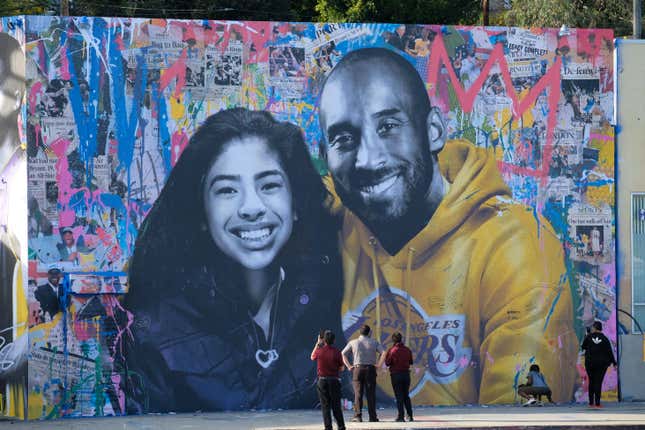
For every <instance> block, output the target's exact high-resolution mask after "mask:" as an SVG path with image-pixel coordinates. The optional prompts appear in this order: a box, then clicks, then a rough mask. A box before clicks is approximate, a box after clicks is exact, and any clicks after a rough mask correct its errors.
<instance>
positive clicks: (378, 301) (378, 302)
mask: <svg viewBox="0 0 645 430" xmlns="http://www.w3.org/2000/svg"><path fill="white" fill-rule="evenodd" d="M369 242H370V245H372V278H373V279H374V288H375V289H376V340H377V342H378V343H381V288H380V286H379V282H378V272H377V270H376V239H375V238H374V236H372V237H370V241H369Z"/></svg>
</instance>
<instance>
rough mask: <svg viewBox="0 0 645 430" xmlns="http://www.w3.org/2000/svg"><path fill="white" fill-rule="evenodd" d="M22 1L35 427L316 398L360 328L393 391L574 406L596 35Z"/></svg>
mask: <svg viewBox="0 0 645 430" xmlns="http://www.w3.org/2000/svg"><path fill="white" fill-rule="evenodd" d="M25 20H26V21H25V52H26V56H27V63H26V69H27V74H26V76H27V106H26V136H27V153H28V178H27V180H28V207H29V218H28V221H29V222H28V234H29V281H28V286H29V289H28V297H29V310H30V311H29V327H30V329H29V330H30V361H29V416H30V418H54V417H61V416H81V415H84V416H85V415H111V414H125V413H141V412H147V411H194V410H198V409H201V410H222V409H249V408H256V409H258V408H289V407H292V408H295V407H313V406H314V405H315V404H316V401H317V400H316V393H315V388H314V384H315V363H313V362H311V361H310V360H309V354H310V352H311V347H312V346H313V341H314V340H315V336H316V335H317V333H318V332H319V330H320V329H322V328H330V329H332V330H334V331H335V332H336V333H337V344H339V346H341V347H342V346H344V343H345V342H346V340H348V339H350V338H353V337H355V336H356V335H357V333H358V330H359V328H360V327H361V325H362V324H365V323H367V324H369V325H370V326H372V327H373V329H374V332H375V334H374V336H376V337H377V338H378V339H379V340H380V341H381V342H382V343H383V344H384V345H385V346H389V345H391V340H390V336H391V335H392V334H393V333H394V332H401V333H403V334H404V336H405V339H406V343H407V344H408V345H409V346H410V348H411V349H412V351H413V353H414V360H415V364H414V366H413V370H412V387H411V390H412V395H413V402H414V403H416V404H466V403H468V404H472V403H483V404H486V403H511V402H514V401H517V397H516V394H515V392H516V387H517V386H518V385H519V384H520V383H523V382H524V378H525V375H526V373H527V372H528V367H529V366H530V365H531V364H534V363H537V364H539V365H540V367H541V369H542V371H543V373H544V374H545V376H546V378H547V382H548V383H549V385H550V386H551V388H552V390H553V392H554V396H553V397H554V400H556V401H571V400H576V401H584V400H586V396H587V394H586V393H587V386H586V376H585V373H584V368H583V366H582V362H583V359H582V358H581V356H580V355H579V354H578V348H579V339H581V338H582V336H583V334H584V331H585V327H587V326H589V325H591V323H592V322H593V321H594V320H600V321H602V322H603V324H604V326H605V332H606V334H607V335H608V337H609V338H610V340H611V341H612V342H614V343H615V341H616V328H615V319H616V318H615V309H616V305H615V291H616V290H615V240H614V233H615V231H614V230H615V229H614V219H615V212H614V210H615V205H614V136H613V129H612V127H611V126H610V123H609V120H610V118H612V116H613V111H612V109H613V93H612V91H613V81H612V80H613V70H612V61H613V60H612V54H613V42H612V39H613V34H612V32H611V31H608V30H571V31H570V32H569V33H567V34H559V33H558V31H557V30H554V29H533V30H525V29H519V28H492V27H491V28H481V27H454V26H439V25H392V24H387V25H384V24H322V23H317V24H313V23H277V22H233V21H199V20H195V21H182V20H162V19H124V18H83V17H79V18H59V17H28V18H25ZM200 127H201V128H200ZM349 378H350V377H349V376H346V379H347V381H346V382H347V383H346V384H345V385H346V387H345V388H346V392H345V396H346V397H347V398H351V394H350V391H348V389H349V387H350V384H349ZM378 381H379V398H380V401H381V402H383V403H388V404H389V403H390V402H392V400H391V396H392V391H391V387H390V383H389V379H388V378H387V377H386V375H385V373H384V374H383V375H381V376H379V379H378ZM616 386H617V375H616V373H615V371H614V370H613V369H611V370H610V372H609V375H608V377H607V378H606V379H605V386H604V390H605V392H606V396H607V397H609V399H611V398H612V397H613V398H615V397H616Z"/></svg>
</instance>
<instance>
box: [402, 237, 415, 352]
mask: <svg viewBox="0 0 645 430" xmlns="http://www.w3.org/2000/svg"><path fill="white" fill-rule="evenodd" d="M415 251H416V249H414V248H412V247H410V248H408V262H407V264H406V266H405V278H403V288H404V289H405V294H406V296H407V297H406V299H405V300H406V302H407V309H406V310H405V344H406V345H409V344H410V308H411V307H412V300H411V299H410V290H411V289H412V277H411V276H410V271H411V269H412V256H413V255H414V253H415Z"/></svg>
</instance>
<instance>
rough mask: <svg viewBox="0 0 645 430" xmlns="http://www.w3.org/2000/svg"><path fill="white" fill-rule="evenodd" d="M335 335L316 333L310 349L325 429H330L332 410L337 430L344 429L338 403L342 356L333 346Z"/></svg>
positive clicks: (326, 331)
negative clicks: (315, 371)
mask: <svg viewBox="0 0 645 430" xmlns="http://www.w3.org/2000/svg"><path fill="white" fill-rule="evenodd" d="M335 337H336V336H335V335H334V332H332V331H331V330H325V331H324V332H322V333H321V334H319V335H318V338H317V339H316V344H315V345H314V349H313V351H311V359H312V360H314V361H316V362H317V367H318V384H317V390H318V397H319V399H320V407H321V409H322V415H323V423H324V424H325V430H332V425H331V412H332V411H333V413H334V419H335V420H336V424H337V425H338V430H344V429H345V419H344V418H343V409H342V407H341V404H340V372H341V370H343V358H342V354H341V353H340V351H339V350H338V349H337V348H336V347H334V346H333V344H334V339H335ZM330 409H331V411H330Z"/></svg>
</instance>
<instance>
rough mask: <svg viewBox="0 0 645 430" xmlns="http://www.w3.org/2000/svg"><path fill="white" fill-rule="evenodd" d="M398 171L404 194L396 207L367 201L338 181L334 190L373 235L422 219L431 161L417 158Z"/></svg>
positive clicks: (430, 178)
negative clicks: (402, 182)
mask: <svg viewBox="0 0 645 430" xmlns="http://www.w3.org/2000/svg"><path fill="white" fill-rule="evenodd" d="M428 158H429V157H428ZM401 172H402V176H401V178H400V179H401V180H405V193H404V196H402V200H400V204H398V205H396V206H397V207H393V205H392V204H391V202H388V201H370V202H368V203H366V202H365V199H363V198H362V197H361V195H360V192H351V191H349V190H348V189H347V187H345V186H344V184H341V183H340V182H338V181H336V192H337V193H338V196H339V197H340V199H341V201H342V202H343V205H344V206H345V207H347V208H348V209H350V210H351V211H352V212H354V213H355V214H356V215H357V216H358V217H359V218H360V219H361V220H362V221H363V222H364V223H365V224H366V225H367V226H368V227H369V228H370V230H372V231H373V232H374V234H376V235H378V233H379V232H381V231H382V229H384V228H387V229H391V228H396V224H393V223H399V222H410V221H412V222H413V224H417V222H415V221H416V220H418V219H419V218H425V212H426V211H425V210H424V208H425V206H426V204H425V196H426V194H427V192H428V190H429V188H430V183H431V181H432V161H431V160H430V159H428V160H427V161H426V160H422V159H417V160H415V162H414V163H412V164H411V165H409V166H408V168H407V169H403V170H401Z"/></svg>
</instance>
